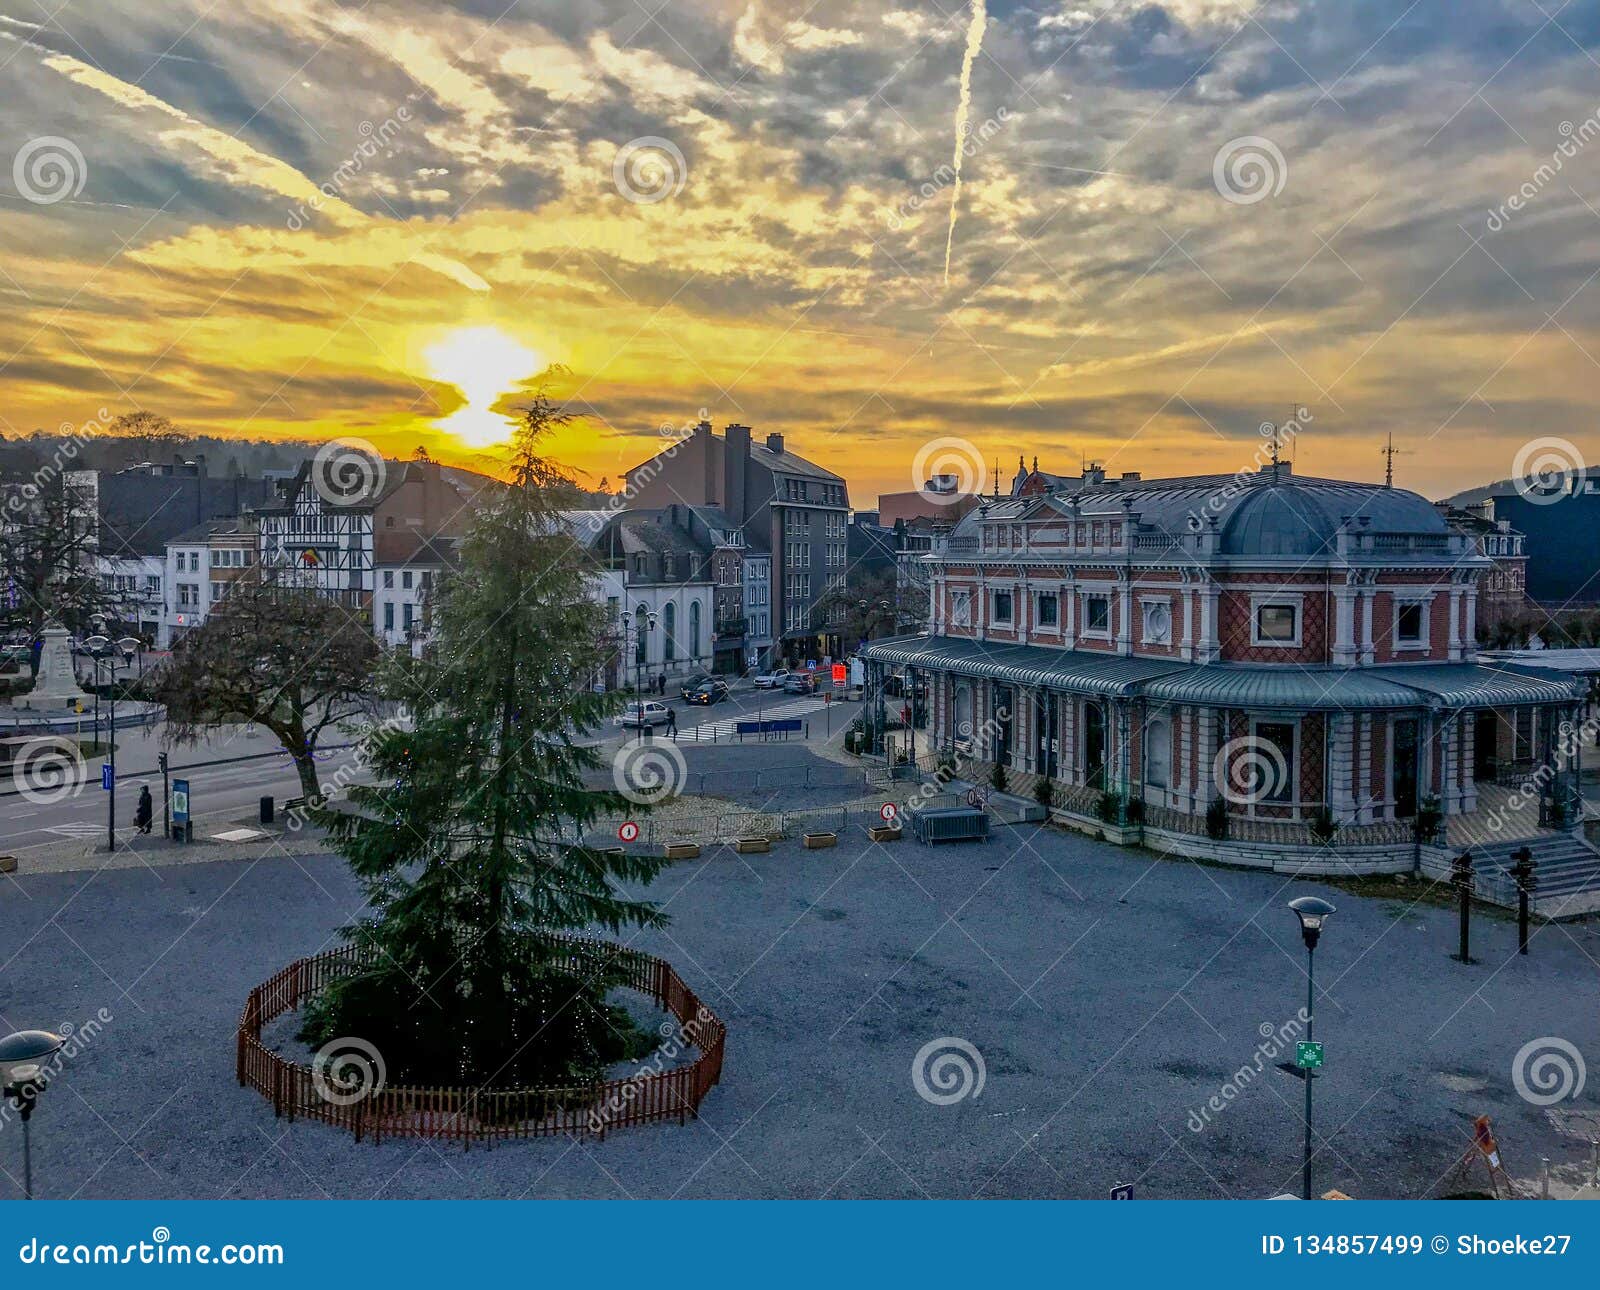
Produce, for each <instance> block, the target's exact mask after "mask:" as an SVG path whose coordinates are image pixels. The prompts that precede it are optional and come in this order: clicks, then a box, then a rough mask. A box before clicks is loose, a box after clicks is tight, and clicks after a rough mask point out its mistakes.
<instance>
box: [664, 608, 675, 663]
mask: <svg viewBox="0 0 1600 1290" xmlns="http://www.w3.org/2000/svg"><path fill="white" fill-rule="evenodd" d="M677 636H678V606H677V605H676V604H674V603H673V602H672V601H670V600H669V601H668V602H667V607H666V609H664V610H663V611H662V613H661V661H662V662H663V663H670V662H672V661H673V659H675V658H677V657H678V640H677Z"/></svg>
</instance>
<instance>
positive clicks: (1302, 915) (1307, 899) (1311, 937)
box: [1289, 896, 1334, 950]
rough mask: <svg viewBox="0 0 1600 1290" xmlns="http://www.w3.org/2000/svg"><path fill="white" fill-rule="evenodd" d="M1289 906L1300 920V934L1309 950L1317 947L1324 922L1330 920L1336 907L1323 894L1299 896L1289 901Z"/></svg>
mask: <svg viewBox="0 0 1600 1290" xmlns="http://www.w3.org/2000/svg"><path fill="white" fill-rule="evenodd" d="M1289 908H1290V909H1292V910H1293V911H1294V916H1295V917H1296V918H1298V919H1299V920H1300V936H1301V939H1303V940H1304V941H1305V943H1306V949H1307V950H1314V949H1316V948H1317V938H1318V937H1320V936H1321V935H1322V927H1323V924H1324V923H1326V922H1327V921H1328V917H1329V915H1331V914H1332V913H1333V912H1334V907H1333V905H1331V904H1330V903H1329V902H1328V901H1326V900H1323V899H1322V897H1321V896H1298V897H1296V898H1295V899H1294V900H1291V901H1290V902H1289Z"/></svg>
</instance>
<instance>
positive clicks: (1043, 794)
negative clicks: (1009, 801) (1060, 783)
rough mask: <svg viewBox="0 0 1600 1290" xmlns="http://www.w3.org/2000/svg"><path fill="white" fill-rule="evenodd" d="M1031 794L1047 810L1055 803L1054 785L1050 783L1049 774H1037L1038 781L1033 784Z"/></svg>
mask: <svg viewBox="0 0 1600 1290" xmlns="http://www.w3.org/2000/svg"><path fill="white" fill-rule="evenodd" d="M1033 796H1034V800H1035V801H1037V802H1038V803H1039V805H1040V806H1042V807H1044V809H1045V810H1047V811H1048V810H1049V809H1050V808H1051V807H1052V806H1054V805H1055V804H1056V791H1055V787H1054V785H1052V784H1051V783H1050V776H1048V775H1040V776H1039V782H1038V783H1037V784H1035V785H1034V786H1033Z"/></svg>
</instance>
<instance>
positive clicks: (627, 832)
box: [617, 820, 639, 842]
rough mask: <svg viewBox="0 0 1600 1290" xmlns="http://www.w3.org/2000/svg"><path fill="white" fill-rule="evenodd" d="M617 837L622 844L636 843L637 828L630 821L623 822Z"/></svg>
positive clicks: (637, 836) (637, 837)
mask: <svg viewBox="0 0 1600 1290" xmlns="http://www.w3.org/2000/svg"><path fill="white" fill-rule="evenodd" d="M617 837H618V838H619V839H620V840H621V841H623V842H637V841H638V840H639V826H638V825H637V824H635V823H634V822H633V821H632V820H624V821H623V822H622V827H621V828H620V829H618V830H617Z"/></svg>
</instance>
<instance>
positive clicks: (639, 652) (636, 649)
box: [633, 605, 650, 667]
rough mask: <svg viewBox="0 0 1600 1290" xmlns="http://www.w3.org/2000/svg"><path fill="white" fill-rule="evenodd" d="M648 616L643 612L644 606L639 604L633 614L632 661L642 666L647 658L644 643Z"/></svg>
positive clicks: (646, 635)
mask: <svg viewBox="0 0 1600 1290" xmlns="http://www.w3.org/2000/svg"><path fill="white" fill-rule="evenodd" d="M649 632H650V617H649V615H648V614H646V613H645V608H644V606H643V605H640V606H639V608H638V609H637V610H635V611H634V615H633V634H634V646H633V661H634V662H635V663H637V664H639V666H641V667H643V666H644V665H645V664H646V663H647V662H649V660H648V659H647V658H646V657H645V653H644V651H645V644H646V642H647V641H648V640H649V638H650V637H649Z"/></svg>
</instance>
